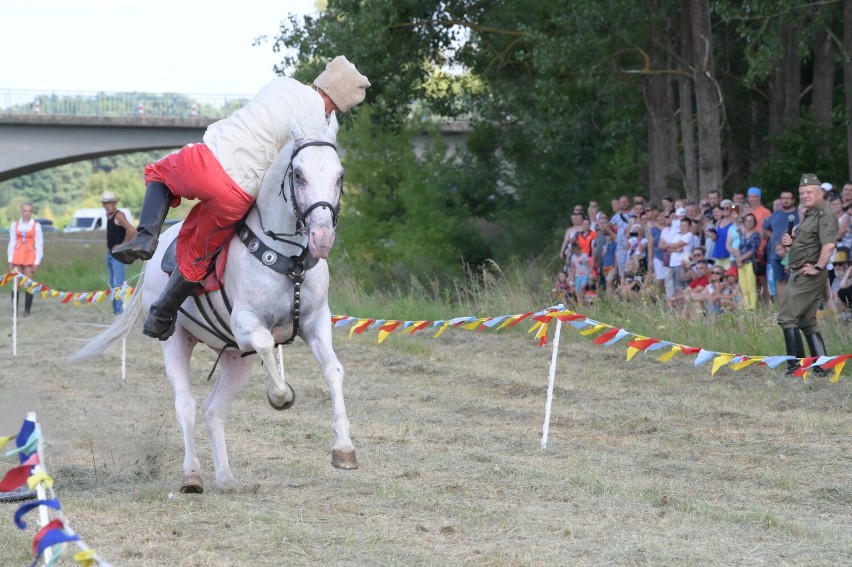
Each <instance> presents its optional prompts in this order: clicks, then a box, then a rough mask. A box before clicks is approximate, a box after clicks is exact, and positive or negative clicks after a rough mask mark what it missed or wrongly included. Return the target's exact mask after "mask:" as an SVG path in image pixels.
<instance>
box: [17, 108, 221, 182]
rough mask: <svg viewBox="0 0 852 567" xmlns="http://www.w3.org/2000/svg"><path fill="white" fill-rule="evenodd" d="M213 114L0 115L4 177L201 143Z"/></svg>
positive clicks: (212, 120)
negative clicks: (148, 115)
mask: <svg viewBox="0 0 852 567" xmlns="http://www.w3.org/2000/svg"><path fill="white" fill-rule="evenodd" d="M214 121H215V120H214V119H210V118H170V117H162V116H158V117H147V116H141V117H137V116H126V117H125V116H56V115H21V114H5V115H4V114H0V181H5V180H7V179H11V178H13V177H18V176H20V175H25V174H27V173H33V172H35V171H39V170H41V169H46V168H49V167H54V166H57V165H62V164H64V163H72V162H75V161H80V160H84V159H92V158H96V157H102V156H110V155H115V154H127V153H132V152H142V151H149V150H169V149H172V148H180V147H181V146H184V145H186V144H188V143H190V142H200V141H201V137H202V135H204V129H205V128H207V125H208V124H210V123H212V122H214Z"/></svg>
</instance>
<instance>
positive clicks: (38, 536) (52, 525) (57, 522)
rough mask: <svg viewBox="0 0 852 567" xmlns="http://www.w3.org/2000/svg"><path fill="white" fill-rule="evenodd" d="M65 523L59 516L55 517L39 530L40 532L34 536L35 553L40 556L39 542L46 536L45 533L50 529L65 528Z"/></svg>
mask: <svg viewBox="0 0 852 567" xmlns="http://www.w3.org/2000/svg"><path fill="white" fill-rule="evenodd" d="M64 529H65V524H63V523H62V520H60V519H59V518H55V519H53V520H51V521H50V522H48V524H47V525H46V526H44V527H43V528H42V529H40V530H39V531H38V533H37V534H36V535H35V537H34V538H33V555H35V556H36V557H38V544H39V543H40V542H41V538H43V537H44V534H46V533H47V532H49V531H50V530H64Z"/></svg>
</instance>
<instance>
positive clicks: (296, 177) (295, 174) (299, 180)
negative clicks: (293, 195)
mask: <svg viewBox="0 0 852 567" xmlns="http://www.w3.org/2000/svg"><path fill="white" fill-rule="evenodd" d="M293 181H295V182H296V183H299V184H303V183H304V182H305V176H304V175H302V172H301V171H299V170H298V169H297V170H295V171H294V172H293Z"/></svg>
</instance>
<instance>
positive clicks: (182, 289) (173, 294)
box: [142, 268, 198, 341]
mask: <svg viewBox="0 0 852 567" xmlns="http://www.w3.org/2000/svg"><path fill="white" fill-rule="evenodd" d="M197 285H198V282H191V281H189V280H187V279H186V278H184V277H183V275H182V274H181V273H180V270H178V269H177V268H175V271H174V272H172V275H171V277H169V283H167V284H166V288H165V289H164V290H163V293H161V294H160V297H159V298H158V299H157V301H155V302H154V304H153V305H151V310H150V311H149V312H148V316H147V317H145V324H144V326H143V327H142V332H143V333H145V334H146V335H148V336H149V337H154V338H155V339H160V340H161V341H164V340H166V339H167V338H169V337H170V336H172V333H174V332H175V319H177V312H178V309H180V306H181V304H182V303H183V302H184V300H185V299H186V298H187V297H189V295H190V294H191V293H192V290H194V289H195V286H197Z"/></svg>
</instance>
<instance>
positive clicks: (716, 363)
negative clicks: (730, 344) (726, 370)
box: [710, 354, 734, 376]
mask: <svg viewBox="0 0 852 567" xmlns="http://www.w3.org/2000/svg"><path fill="white" fill-rule="evenodd" d="M733 359H734V355H732V354H720V355H719V356H717V357H716V358H714V359H713V370H711V371H710V376H714V375H715V374H716V371H717V370H719V369H720V368H722V367H723V366H725V365H726V364H728V363H729V362H731V361H732V360H733Z"/></svg>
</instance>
